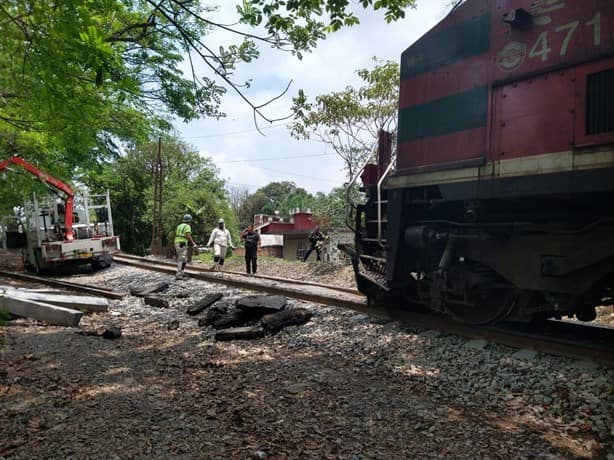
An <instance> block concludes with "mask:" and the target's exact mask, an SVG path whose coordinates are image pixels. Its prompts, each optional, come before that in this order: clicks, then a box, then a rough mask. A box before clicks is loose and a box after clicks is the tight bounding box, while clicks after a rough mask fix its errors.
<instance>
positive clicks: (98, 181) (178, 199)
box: [88, 136, 236, 254]
mask: <svg viewBox="0 0 614 460" xmlns="http://www.w3.org/2000/svg"><path fill="white" fill-rule="evenodd" d="M157 148H158V142H157V141H150V142H146V143H143V144H141V145H137V146H135V147H134V148H133V149H131V150H130V151H128V152H127V154H126V155H122V156H120V157H119V158H117V159H116V160H114V161H112V162H110V163H108V164H106V165H104V166H102V168H101V171H100V172H99V173H97V174H95V175H94V174H92V175H90V177H89V178H88V183H90V184H94V185H95V189H96V190H97V191H102V190H104V189H109V190H110V194H111V204H112V210H113V221H114V226H115V230H116V233H118V234H119V235H120V236H121V239H122V247H123V248H124V249H125V250H127V251H130V252H135V253H138V254H143V253H145V252H146V250H147V249H148V248H149V245H150V243H151V232H152V213H151V210H152V209H153V190H152V175H153V171H154V166H155V163H156V157H157ZM161 158H162V165H163V166H162V171H163V176H164V181H163V184H164V186H163V196H162V201H163V207H162V228H161V234H162V236H163V241H162V243H163V245H169V244H172V233H173V231H174V230H175V228H176V227H177V224H178V223H179V222H180V221H181V217H182V216H183V215H184V214H186V213H189V214H192V216H193V218H194V221H193V223H192V230H193V235H194V238H195V240H196V241H197V242H198V243H204V242H206V240H205V239H206V238H207V237H208V235H209V232H210V231H211V229H212V228H213V227H214V226H215V225H216V222H217V219H218V218H220V217H223V218H224V219H225V220H226V221H227V226H228V227H229V228H231V229H232V231H233V232H235V233H236V222H235V219H234V215H233V213H232V211H231V210H230V207H229V205H228V201H227V197H226V192H225V190H224V181H223V180H222V179H220V178H219V175H218V171H217V169H216V168H215V167H214V166H213V164H212V163H211V161H210V160H209V159H206V158H202V157H201V156H200V155H199V154H198V153H197V152H195V151H193V150H192V149H191V148H190V146H188V145H187V144H185V143H183V142H181V141H179V140H177V139H175V138H173V137H170V136H168V137H166V138H164V139H163V140H162V149H161Z"/></svg>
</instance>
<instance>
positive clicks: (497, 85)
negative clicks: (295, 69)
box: [354, 0, 614, 324]
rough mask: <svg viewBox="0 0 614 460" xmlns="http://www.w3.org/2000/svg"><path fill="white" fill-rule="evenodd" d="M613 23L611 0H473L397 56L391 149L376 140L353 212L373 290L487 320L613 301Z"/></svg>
mask: <svg viewBox="0 0 614 460" xmlns="http://www.w3.org/2000/svg"><path fill="white" fill-rule="evenodd" d="M612 24H614V1H611V0H582V1H579V0H467V1H466V2H464V3H462V4H461V5H460V6H459V7H457V8H455V9H454V10H453V11H452V12H451V13H450V14H449V15H448V16H447V17H446V18H445V19H444V20H443V21H441V22H440V23H439V24H438V25H437V26H435V27H434V28H433V29H432V30H430V31H429V32H428V33H426V34H425V35H424V36H423V37H422V38H420V39H419V40H418V41H417V42H415V43H414V44H413V45H412V46H410V47H409V48H408V49H407V50H406V51H405V52H404V53H403V54H402V57H401V88H400V98H399V123H398V139H397V153H396V159H395V160H394V164H393V165H392V166H391V167H387V166H388V164H387V157H388V155H386V152H385V148H384V147H385V145H386V144H387V142H382V143H380V146H381V148H380V164H379V165H378V166H377V167H376V166H370V167H367V170H366V173H365V174H364V175H363V182H364V188H365V192H366V193H367V197H368V201H367V202H366V204H364V205H361V206H359V209H358V211H359V212H358V215H357V219H356V251H357V254H355V255H354V256H355V257H354V262H355V264H354V265H355V268H356V275H357V281H358V286H359V289H360V290H361V291H362V292H364V293H365V294H367V296H368V297H369V300H370V302H371V303H372V304H385V305H388V306H396V307H398V308H417V307H418V308H420V307H422V308H428V309H431V310H436V311H439V312H444V313H447V314H450V315H452V316H454V317H456V318H457V319H460V320H462V321H465V322H467V323H472V324H486V323H491V322H495V321H500V320H503V319H511V320H520V321H526V320H534V319H539V318H549V317H562V316H573V315H575V316H576V317H577V318H579V319H581V320H592V319H593V318H594V317H595V306H598V305H611V304H612V303H613V302H614V301H613V297H614V28H612ZM382 138H383V139H384V141H386V139H385V136H382ZM388 144H389V142H388ZM370 172H373V174H370Z"/></svg>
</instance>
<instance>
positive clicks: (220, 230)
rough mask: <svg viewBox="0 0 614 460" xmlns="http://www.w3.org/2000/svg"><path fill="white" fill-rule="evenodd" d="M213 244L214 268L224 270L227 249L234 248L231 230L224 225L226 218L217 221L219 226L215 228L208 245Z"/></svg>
mask: <svg viewBox="0 0 614 460" xmlns="http://www.w3.org/2000/svg"><path fill="white" fill-rule="evenodd" d="M211 245H213V267H212V269H213V270H218V271H219V270H222V268H223V267H224V259H225V258H226V251H228V248H229V247H230V248H232V249H234V248H235V247H234V245H233V244H232V239H231V237H230V232H229V231H228V229H227V228H225V227H224V219H219V220H218V221H217V228H214V229H213V231H212V232H211V236H210V237H209V242H208V243H207V246H209V247H211Z"/></svg>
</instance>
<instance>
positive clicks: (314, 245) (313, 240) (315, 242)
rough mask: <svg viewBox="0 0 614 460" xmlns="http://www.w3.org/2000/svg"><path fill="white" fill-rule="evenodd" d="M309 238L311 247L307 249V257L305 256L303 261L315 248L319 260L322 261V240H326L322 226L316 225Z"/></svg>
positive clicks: (304, 260)
mask: <svg viewBox="0 0 614 460" xmlns="http://www.w3.org/2000/svg"><path fill="white" fill-rule="evenodd" d="M307 239H308V240H309V245H310V246H309V249H308V250H307V253H306V254H305V257H304V258H303V262H306V261H307V258H308V257H309V254H311V252H312V251H313V250H314V249H315V251H316V255H317V258H316V259H317V260H318V261H320V260H322V257H321V256H322V247H321V246H322V243H320V241H323V240H324V235H322V232H321V231H320V227H317V226H316V227H315V228H314V229H313V230H312V231H311V233H310V234H309V236H308V237H307Z"/></svg>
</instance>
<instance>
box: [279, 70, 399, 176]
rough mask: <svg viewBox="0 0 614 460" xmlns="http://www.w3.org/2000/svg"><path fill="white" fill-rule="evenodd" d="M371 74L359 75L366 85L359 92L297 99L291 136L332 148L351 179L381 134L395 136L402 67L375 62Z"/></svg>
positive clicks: (350, 88) (360, 72)
mask: <svg viewBox="0 0 614 460" xmlns="http://www.w3.org/2000/svg"><path fill="white" fill-rule="evenodd" d="M374 62H375V67H374V68H373V69H372V70H368V69H360V70H358V71H357V72H356V73H357V74H358V76H359V77H360V78H361V80H362V81H363V82H364V85H363V86H361V87H359V88H353V87H349V86H348V87H347V88H346V89H345V90H343V91H338V92H333V93H330V94H323V95H320V96H317V97H316V98H315V101H313V102H310V101H309V100H308V99H307V96H306V95H305V94H304V93H303V92H300V93H299V96H298V97H296V98H295V99H294V107H293V111H294V113H295V117H296V121H295V122H294V123H292V124H291V125H290V132H291V134H292V135H293V136H294V137H296V138H299V139H301V138H302V139H309V138H315V139H318V140H320V141H322V142H324V143H326V144H327V145H330V146H331V147H332V148H333V149H334V151H335V152H336V153H337V154H338V155H339V156H340V157H341V158H342V159H343V161H344V162H345V168H346V171H347V174H348V178H349V179H353V178H354V177H355V176H356V175H357V174H358V173H359V172H360V171H359V169H360V167H361V166H362V164H363V163H364V162H365V161H366V160H367V158H368V157H369V156H370V155H372V154H373V152H374V151H375V150H376V147H377V136H378V131H379V130H380V129H383V130H385V131H389V132H393V133H395V132H396V123H397V111H398V92H399V78H400V77H399V65H398V64H397V63H395V62H392V61H385V62H381V61H378V60H377V59H376V58H374Z"/></svg>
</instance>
